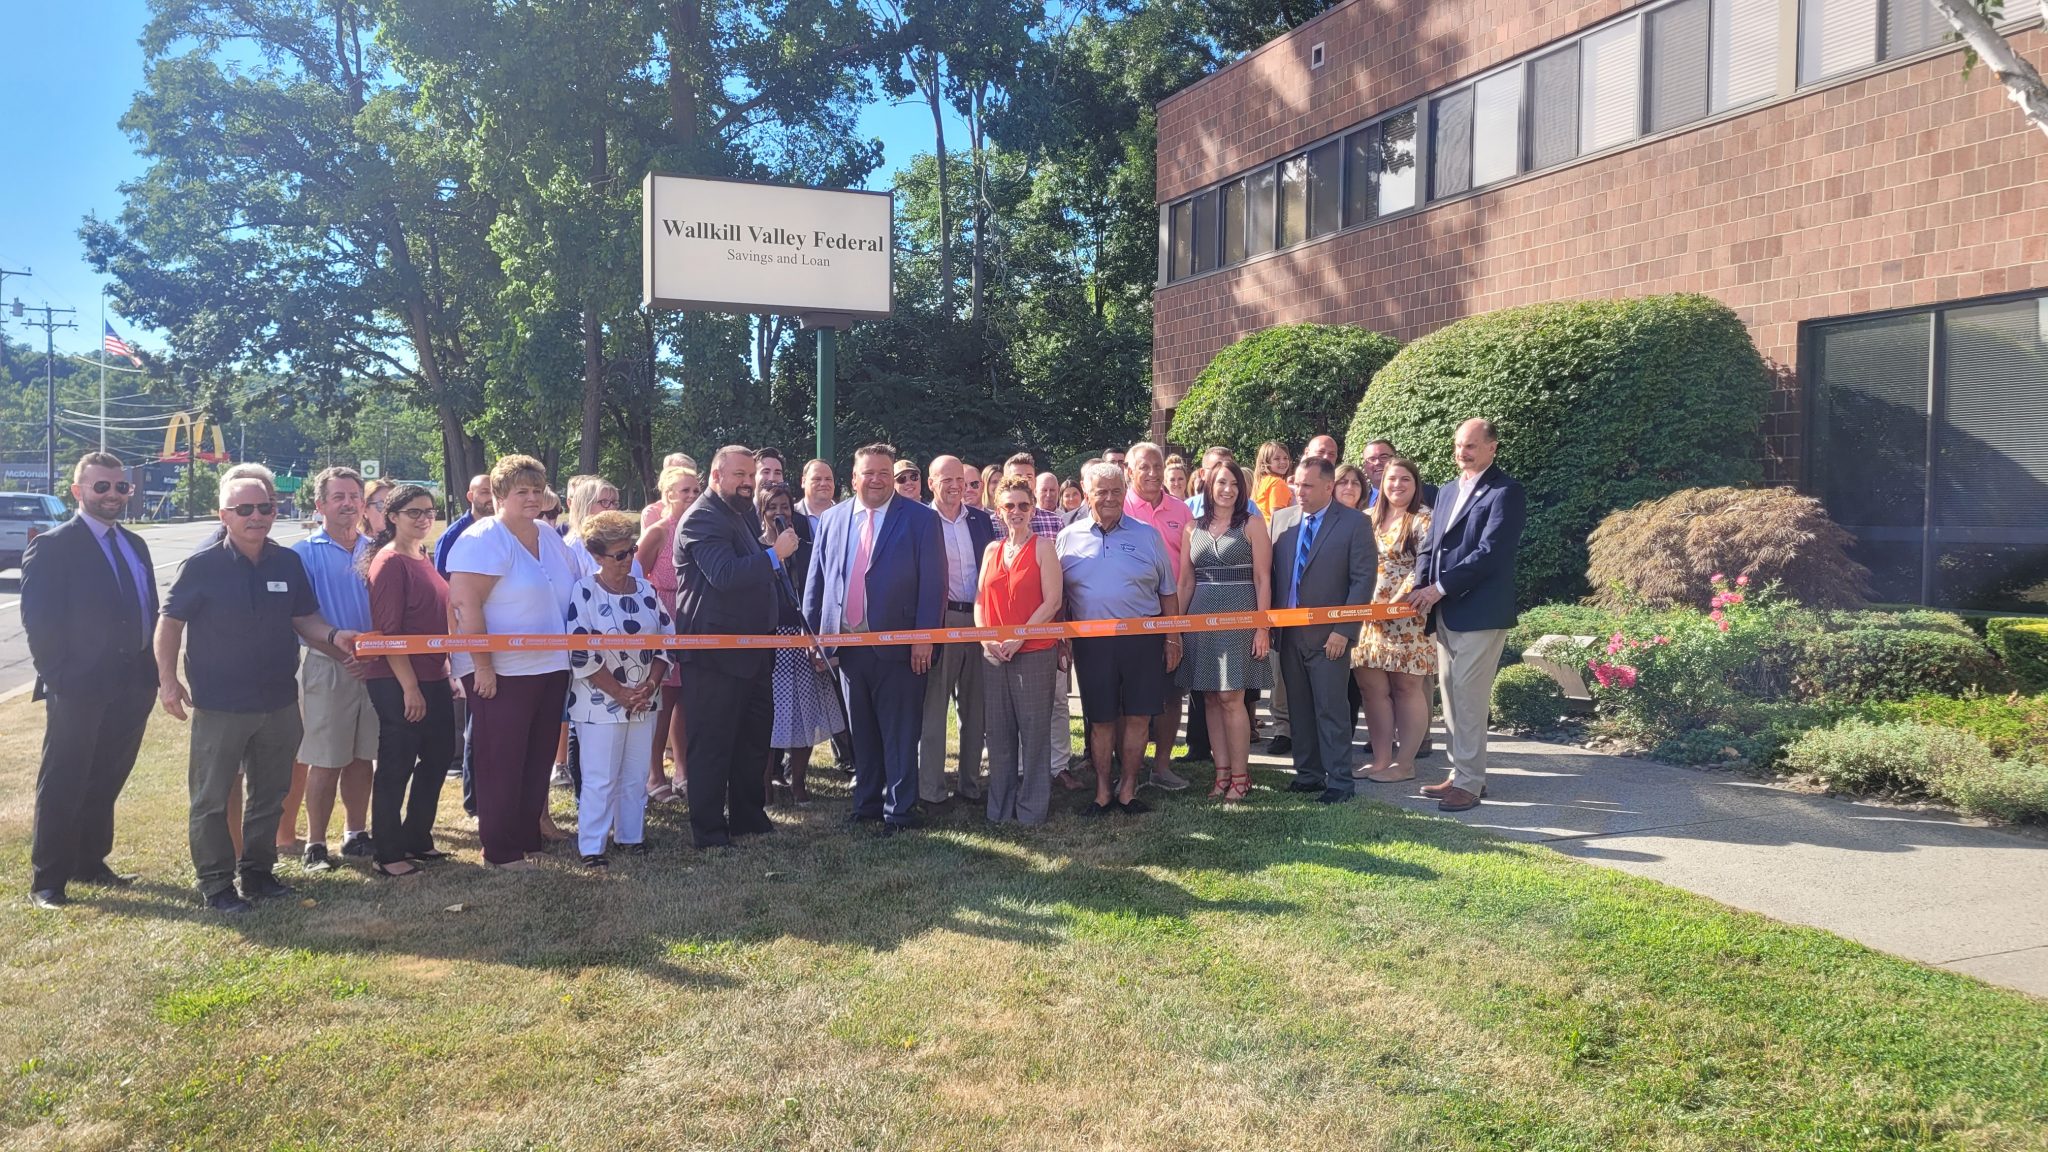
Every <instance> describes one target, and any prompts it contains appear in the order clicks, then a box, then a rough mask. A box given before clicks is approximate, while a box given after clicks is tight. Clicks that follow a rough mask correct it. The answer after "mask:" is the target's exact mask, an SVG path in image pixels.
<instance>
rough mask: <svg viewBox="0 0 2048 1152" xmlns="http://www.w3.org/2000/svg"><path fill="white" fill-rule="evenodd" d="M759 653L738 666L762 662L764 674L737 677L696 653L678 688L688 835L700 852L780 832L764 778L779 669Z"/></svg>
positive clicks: (714, 659)
mask: <svg viewBox="0 0 2048 1152" xmlns="http://www.w3.org/2000/svg"><path fill="white" fill-rule="evenodd" d="M755 655H756V654H755V653H751V652H750V653H746V654H745V659H746V662H745V663H744V664H741V665H739V666H740V667H748V668H750V667H752V666H755V665H758V666H759V668H760V671H759V673H758V674H750V675H738V676H736V675H733V671H732V669H733V665H732V664H730V663H728V662H727V661H725V660H722V659H720V658H719V657H718V656H717V655H713V654H707V653H700V654H697V655H696V659H693V660H692V661H691V662H690V664H689V666H688V668H687V670H686V671H685V673H684V675H683V686H682V688H680V689H678V691H680V692H682V694H683V699H682V709H683V727H684V729H685V730H686V732H687V735H688V745H689V746H688V748H687V750H686V753H687V756H688V759H689V764H690V773H689V778H688V780H687V782H686V787H685V793H686V794H687V795H688V796H689V799H690V838H691V840H692V842H694V843H695V844H696V846H697V847H699V848H715V847H717V846H719V845H721V844H730V843H732V838H733V837H734V836H735V835H745V834H747V833H750V832H770V831H773V830H774V828H775V824H774V822H773V821H771V820H769V819H768V812H767V800H768V797H767V786H766V781H765V780H763V779H762V772H763V770H764V769H765V768H766V767H767V766H768V741H769V736H770V734H771V732H772V730H773V728H774V724H775V681H774V668H775V665H774V664H773V663H772V662H769V661H765V660H755V659H753V657H754V656H755ZM707 656H709V657H710V658H708V659H707V658H706V657H707Z"/></svg>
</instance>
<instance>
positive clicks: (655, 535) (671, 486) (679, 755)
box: [636, 464, 704, 804]
mask: <svg viewBox="0 0 2048 1152" xmlns="http://www.w3.org/2000/svg"><path fill="white" fill-rule="evenodd" d="M655 490H656V491H658V492H660V493H661V503H660V504H658V505H656V507H658V508H660V509H661V514H660V516H659V517H658V518H657V519H656V520H655V521H654V523H653V524H652V525H650V526H649V527H648V528H647V530H646V531H645V532H643V533H641V534H640V550H639V555H638V557H637V558H636V561H637V563H638V564H639V565H640V572H641V574H642V575H643V576H645V577H646V578H647V582H648V583H649V584H652V585H654V594H655V595H656V596H658V597H660V598H661V606H662V607H663V608H666V609H668V614H669V616H670V617H674V616H675V614H676V550H675V547H674V541H675V529H676V522H677V521H679V520H681V519H682V518H683V513H684V512H687V511H688V510H689V508H690V505H692V504H695V503H696V502H697V494H698V493H700V492H702V491H703V490H704V482H703V481H702V480H701V479H699V478H698V476H697V470H696V469H695V468H692V467H689V466H688V465H684V464H671V465H669V466H668V467H666V468H663V469H662V470H661V479H660V481H659V482H657V483H656V484H655ZM682 683H683V679H682V672H681V670H680V669H679V668H678V667H677V665H676V662H675V661H673V660H671V661H669V670H668V678H667V679H666V680H664V681H663V683H662V687H664V688H669V689H676V688H680V687H682ZM681 698H682V693H680V692H677V691H669V692H664V693H663V694H662V701H661V713H660V716H659V718H658V719H657V720H656V721H655V727H654V731H655V734H656V736H657V739H656V740H655V741H654V748H653V750H652V751H651V752H650V753H649V754H648V763H647V799H648V800H649V801H651V802H653V803H656V804H663V803H668V804H680V803H682V802H683V780H684V779H685V778H686V777H687V776H688V774H689V773H688V770H687V769H686V768H685V767H684V764H683V749H684V748H685V747H687V745H686V744H685V743H684V740H683V710H682V709H681V708H678V707H676V702H677V701H678V700H680V699H681ZM661 736H666V737H667V738H668V739H667V744H668V754H669V759H671V760H674V761H675V763H676V778H675V782H674V783H673V784H671V783H670V782H669V778H668V775H667V774H666V773H664V772H663V771H662V770H661V751H662V744H663V741H662V740H661V739H659V737H661Z"/></svg>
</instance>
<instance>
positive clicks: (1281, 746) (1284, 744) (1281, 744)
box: [1266, 736, 1294, 756]
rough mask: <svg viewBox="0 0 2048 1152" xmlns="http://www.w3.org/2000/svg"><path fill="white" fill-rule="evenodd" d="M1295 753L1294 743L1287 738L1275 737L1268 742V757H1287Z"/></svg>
mask: <svg viewBox="0 0 2048 1152" xmlns="http://www.w3.org/2000/svg"><path fill="white" fill-rule="evenodd" d="M1292 751H1294V741H1292V740H1290V739H1288V738H1287V737H1285V736H1275V737H1273V738H1272V739H1271V740H1268V741H1267V742H1266V755H1268V756H1285V755H1287V754H1288V753H1289V752H1292Z"/></svg>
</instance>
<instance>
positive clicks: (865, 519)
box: [846, 511, 875, 626]
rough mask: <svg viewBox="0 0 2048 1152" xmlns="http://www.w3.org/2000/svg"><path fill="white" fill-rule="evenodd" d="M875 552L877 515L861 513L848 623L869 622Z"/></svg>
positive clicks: (849, 587)
mask: <svg viewBox="0 0 2048 1152" xmlns="http://www.w3.org/2000/svg"><path fill="white" fill-rule="evenodd" d="M874 550H875V514H874V512H873V511H863V512H862V513H861V524H860V547H859V548H857V549H855V550H854V553H853V572H852V574H851V576H850V578H849V579H848V580H847V584H846V623H847V624H848V625H849V626H850V625H854V624H865V623H867V621H868V558H869V556H870V555H871V554H872V553H873V552H874Z"/></svg>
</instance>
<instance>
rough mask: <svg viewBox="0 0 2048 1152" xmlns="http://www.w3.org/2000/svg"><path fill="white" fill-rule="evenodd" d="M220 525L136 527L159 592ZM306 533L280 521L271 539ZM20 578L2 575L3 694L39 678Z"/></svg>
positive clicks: (11, 571)
mask: <svg viewBox="0 0 2048 1152" xmlns="http://www.w3.org/2000/svg"><path fill="white" fill-rule="evenodd" d="M219 526H220V522H219V521H217V520H199V521H195V522H193V523H190V524H142V525H136V526H134V527H135V530H136V531H137V532H139V533H141V535H142V538H143V539H144V540H147V541H148V542H149V552H150V558H151V560H152V561H153V562H154V563H155V564H156V586H157V590H158V592H160V593H161V592H163V591H166V590H168V589H169V588H170V586H171V579H172V578H173V577H175V576H176V575H177V574H178V565H179V564H180V563H182V562H183V561H184V559H185V557H186V556H188V555H190V554H191V552H192V550H193V549H194V548H197V547H198V546H199V545H200V543H201V542H203V541H204V540H205V539H206V538H207V537H208V536H210V535H212V533H213V530H214V529H215V528H218V527H219ZM306 534H307V529H306V527H305V526H304V525H303V524H301V523H299V522H298V521H296V520H294V521H289V522H280V523H279V524H278V525H277V526H276V527H275V528H273V529H271V532H270V537H271V539H273V540H276V541H277V542H278V543H280V544H290V543H292V542H293V541H295V540H301V539H304V538H305V536H306ZM20 577H21V573H20V572H18V571H16V570H14V569H11V568H10V569H8V570H7V571H6V572H4V573H0V695H4V694H6V693H9V692H13V691H14V690H16V689H22V688H27V687H28V686H29V685H31V684H33V683H35V678H36V673H35V666H34V664H32V663H31V662H30V660H29V655H28V636H27V634H26V633H25V632H23V631H22V627H21V579H20Z"/></svg>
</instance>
